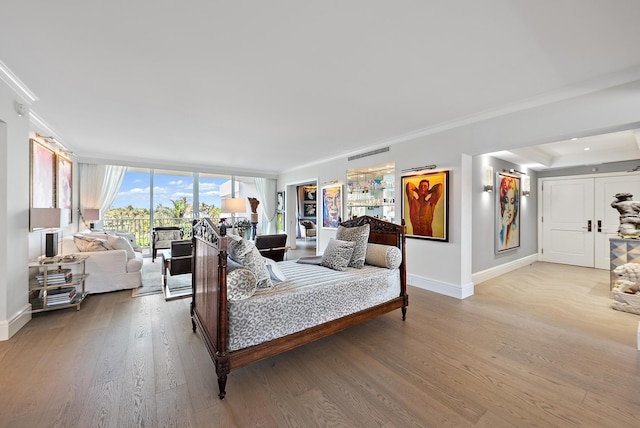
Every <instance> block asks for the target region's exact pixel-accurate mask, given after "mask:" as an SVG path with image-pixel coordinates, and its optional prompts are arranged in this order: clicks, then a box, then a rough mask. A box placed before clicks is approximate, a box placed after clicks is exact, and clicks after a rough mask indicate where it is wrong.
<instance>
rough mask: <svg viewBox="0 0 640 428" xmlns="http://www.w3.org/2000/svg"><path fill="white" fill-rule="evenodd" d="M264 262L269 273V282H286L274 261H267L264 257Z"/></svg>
mask: <svg viewBox="0 0 640 428" xmlns="http://www.w3.org/2000/svg"><path fill="white" fill-rule="evenodd" d="M264 261H265V263H266V264H267V270H268V271H269V276H270V277H271V281H278V282H282V281H286V280H287V277H286V276H284V273H282V270H281V269H280V267H279V266H278V263H277V262H276V261H275V260H271V259H268V258H266V257H264Z"/></svg>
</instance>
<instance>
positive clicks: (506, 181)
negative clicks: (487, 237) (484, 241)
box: [494, 172, 520, 253]
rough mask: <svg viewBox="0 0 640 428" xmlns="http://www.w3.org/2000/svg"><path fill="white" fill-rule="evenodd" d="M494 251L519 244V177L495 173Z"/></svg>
mask: <svg viewBox="0 0 640 428" xmlns="http://www.w3.org/2000/svg"><path fill="white" fill-rule="evenodd" d="M494 188H495V189H496V191H495V193H496V210H495V213H496V253H502V252H504V251H509V250H514V249H516V248H518V247H519V246H520V177H516V176H514V175H511V174H508V173H506V172H498V173H496V185H495V187H494Z"/></svg>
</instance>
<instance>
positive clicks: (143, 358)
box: [0, 263, 640, 427]
mask: <svg viewBox="0 0 640 428" xmlns="http://www.w3.org/2000/svg"><path fill="white" fill-rule="evenodd" d="M608 290H609V285H608V272H606V271H598V270H593V269H586V268H578V267H572V266H564V265H555V264H546V263H535V264H533V265H531V266H527V267H524V268H522V269H520V270H518V271H515V272H512V273H509V274H506V275H503V276H501V277H499V278H495V279H493V280H490V281H487V282H485V283H482V284H479V285H477V286H476V293H475V295H474V296H473V297H470V298H468V299H466V300H456V299H452V298H448V297H445V296H441V295H438V294H434V293H430V292H427V291H424V290H421V289H417V288H415V287H410V288H409V296H410V304H409V308H408V313H407V320H406V322H402V321H401V317H400V311H394V312H392V313H390V314H386V315H384V316H381V317H379V318H377V319H374V320H370V321H367V322H365V323H363V324H361V325H359V326H356V327H353V328H350V329H348V330H346V331H343V332H341V333H339V334H336V335H334V336H331V337H328V338H325V339H322V340H320V341H317V342H315V343H312V344H309V345H306V346H303V347H301V348H298V349H295V350H293V351H290V352H287V353H285V354H282V355H279V356H277V357H274V358H270V359H267V360H264V361H262V362H258V363H255V364H253V365H250V366H248V367H245V368H242V369H239V370H237V371H234V372H232V373H231V375H230V376H229V380H228V383H227V398H225V400H222V401H220V400H219V399H218V398H217V392H218V391H217V383H216V377H215V373H214V367H213V364H212V363H211V360H210V359H209V356H208V355H207V353H206V351H205V348H204V346H203V344H202V340H201V338H200V336H199V334H197V333H196V334H194V333H192V331H191V321H190V319H189V299H184V300H176V301H171V302H165V301H164V298H163V296H161V295H152V296H146V297H139V298H131V292H130V291H123V292H115V293H108V294H103V295H95V296H90V297H89V298H88V299H87V300H86V301H85V302H84V303H83V305H82V309H81V310H80V311H79V312H76V311H75V310H64V311H57V312H50V313H46V314H41V315H38V316H34V319H33V320H32V321H31V322H29V323H28V324H27V326H25V327H24V328H23V329H22V330H21V331H20V332H18V334H16V335H15V336H14V337H13V338H11V339H10V340H9V341H5V342H0V382H1V387H0V426H2V427H54V426H58V427H98V426H104V427H138V426H146V427H156V426H192V427H252V426H262V427H289V426H290V427H315V426H320V427H407V426H413V427H430V426H433V427H447V426H450V427H529V426H541V427H554V426H558V427H573V426H576V427H637V426H640V353H639V352H638V351H637V350H636V338H637V335H636V331H637V327H638V321H639V320H640V316H637V315H633V314H629V313H625V312H618V311H614V310H612V309H610V308H609V304H610V300H609V292H608Z"/></svg>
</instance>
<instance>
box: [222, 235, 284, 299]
mask: <svg viewBox="0 0 640 428" xmlns="http://www.w3.org/2000/svg"><path fill="white" fill-rule="evenodd" d="M227 250H228V253H229V257H231V259H232V260H233V261H235V262H236V263H240V264H241V265H242V267H244V268H247V269H249V270H250V271H251V272H253V274H254V275H255V276H256V280H257V281H258V283H257V287H258V288H269V287H271V286H273V283H272V282H271V277H270V276H269V271H268V270H267V266H266V264H265V262H264V257H262V254H260V251H259V250H258V249H257V248H256V246H255V245H253V242H251V241H247V240H244V239H239V240H235V239H230V240H229V245H228V247H227Z"/></svg>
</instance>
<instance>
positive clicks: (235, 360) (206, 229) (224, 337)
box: [191, 216, 409, 399]
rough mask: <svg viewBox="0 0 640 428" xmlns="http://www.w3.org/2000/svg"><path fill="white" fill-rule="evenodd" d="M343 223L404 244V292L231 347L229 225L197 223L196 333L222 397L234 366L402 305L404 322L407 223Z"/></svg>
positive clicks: (207, 221)
mask: <svg viewBox="0 0 640 428" xmlns="http://www.w3.org/2000/svg"><path fill="white" fill-rule="evenodd" d="M341 224H342V226H345V227H356V226H361V225H364V224H369V225H370V228H371V232H370V235H369V242H371V243H376V244H386V245H394V246H396V247H398V248H400V250H401V252H402V263H401V265H400V268H399V269H400V295H399V296H398V297H395V298H393V299H392V300H389V301H387V302H385V303H382V304H379V305H377V306H374V307H371V308H369V309H365V310H362V311H359V312H356V313H354V314H351V315H348V316H344V317H342V318H339V319H336V320H334V321H330V322H326V323H324V324H320V325H317V326H314V327H311V328H308V329H305V330H302V331H300V332H297V333H294V334H290V335H288V336H285V337H281V338H279V339H274V340H271V341H268V342H265V343H261V344H259V345H255V346H251V347H248V348H243V349H239V350H236V351H228V348H227V341H228V322H227V321H228V314H227V239H228V238H227V236H226V228H225V226H221V228H220V229H218V227H217V226H216V225H214V224H213V223H212V222H211V220H210V219H208V218H205V219H203V220H201V221H199V222H194V227H193V269H192V275H193V281H192V284H193V298H192V301H191V321H192V324H193V331H194V332H195V331H196V329H198V330H199V331H200V333H201V335H202V338H203V340H204V343H205V346H206V347H207V351H208V352H209V355H210V356H211V359H212V360H213V362H214V363H215V366H216V374H217V375H218V388H219V391H220V393H219V397H220V399H223V398H224V396H225V394H226V391H225V388H226V383H227V375H228V374H229V373H230V371H231V370H234V369H237V368H240V367H243V366H246V365H248V364H250V363H253V362H255V361H258V360H261V359H264V358H268V357H271V356H274V355H277V354H280V353H282V352H285V351H288V350H290V349H293V348H295V347H297V346H301V345H304V344H306V343H309V342H312V341H314V340H317V339H320V338H323V337H325V336H329V335H331V334H333V333H336V332H338V331H341V330H344V329H345V328H347V327H350V326H352V325H355V324H358V323H360V322H362V321H365V320H368V319H370V318H374V317H376V316H378V315H382V314H385V313H387V312H390V311H392V310H395V309H398V308H401V309H402V320H403V321H404V320H405V318H406V311H407V305H408V304H409V297H408V296H407V292H406V283H407V281H406V265H405V260H406V257H405V256H406V254H405V233H406V227H405V226H404V225H399V224H395V223H389V222H386V221H383V220H380V219H377V218H374V217H369V216H363V217H358V218H355V219H353V220H349V221H346V222H344V223H341Z"/></svg>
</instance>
